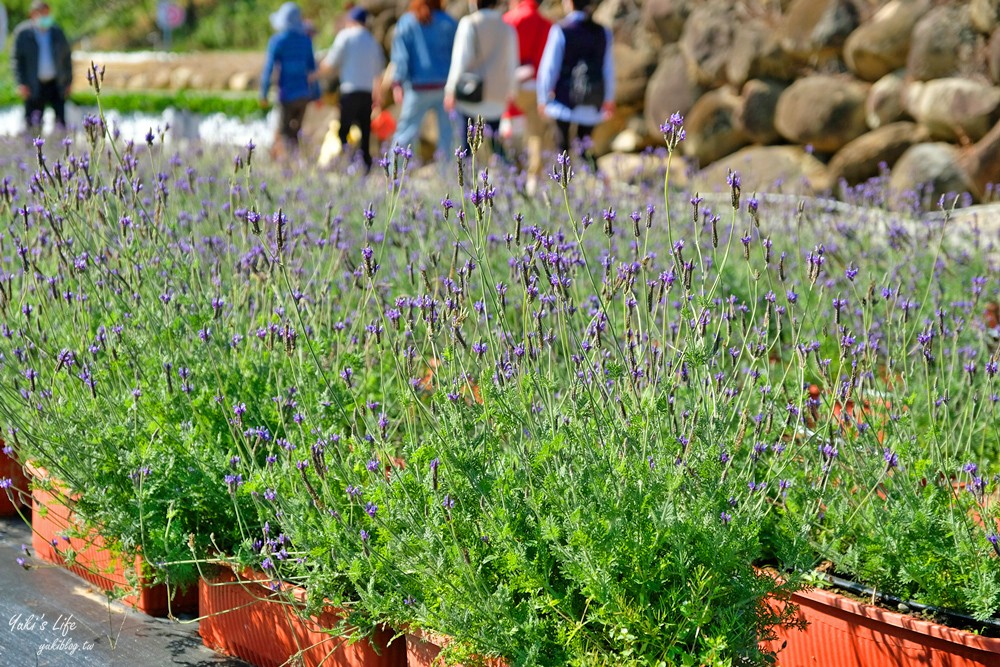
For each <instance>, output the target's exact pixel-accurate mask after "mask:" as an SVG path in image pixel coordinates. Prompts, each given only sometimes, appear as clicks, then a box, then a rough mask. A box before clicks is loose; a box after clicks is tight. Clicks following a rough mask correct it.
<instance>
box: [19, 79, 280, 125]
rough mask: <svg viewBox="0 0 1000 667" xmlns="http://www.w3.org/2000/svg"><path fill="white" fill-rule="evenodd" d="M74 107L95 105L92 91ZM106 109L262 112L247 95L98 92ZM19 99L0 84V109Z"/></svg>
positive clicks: (81, 96) (77, 94)
mask: <svg viewBox="0 0 1000 667" xmlns="http://www.w3.org/2000/svg"><path fill="white" fill-rule="evenodd" d="M71 99H72V101H73V103H74V104H77V105H79V106H90V107H92V106H96V105H97V96H96V95H95V94H94V92H93V91H92V90H84V91H79V92H75V93H73V95H72V97H71ZM101 101H102V104H103V105H104V109H105V110H112V109H113V110H115V111H119V112H121V113H161V112H162V111H163V110H165V109H169V108H171V107H172V108H174V109H181V110H184V111H191V112H193V113H199V114H211V113H224V114H226V115H227V116H233V117H236V118H249V117H252V116H259V115H262V114H263V113H264V112H263V111H262V110H261V109H260V107H259V106H258V105H257V98H256V96H254V95H252V94H251V95H247V94H221V93H200V92H188V91H180V92H159V91H141V92H136V91H127V92H124V91H123V92H118V91H107V92H102V93H101ZM20 104H21V98H20V97H18V95H17V91H16V90H15V89H14V87H13V86H12V85H10V84H6V85H0V107H8V106H17V105H20Z"/></svg>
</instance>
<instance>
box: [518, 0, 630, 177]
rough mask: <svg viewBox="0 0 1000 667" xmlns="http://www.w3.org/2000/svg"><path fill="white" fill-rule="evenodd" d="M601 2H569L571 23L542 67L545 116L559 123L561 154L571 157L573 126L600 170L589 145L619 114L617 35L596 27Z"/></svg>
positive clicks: (557, 28)
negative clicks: (598, 129) (614, 40)
mask: <svg viewBox="0 0 1000 667" xmlns="http://www.w3.org/2000/svg"><path fill="white" fill-rule="evenodd" d="M596 5H597V2H596V0H563V8H564V9H565V10H566V12H567V14H566V18H565V19H563V20H562V21H560V22H559V23H557V24H556V25H554V26H552V29H551V30H550V31H549V38H548V40H547V41H546V43H545V50H544V51H543V52H542V62H541V63H540V64H539V66H538V86H537V90H538V108H539V113H540V114H543V115H545V116H548V117H549V118H551V119H552V120H554V121H555V123H556V130H557V131H556V144H557V147H558V150H559V151H567V152H568V151H569V150H570V148H571V145H572V134H571V130H572V126H574V125H575V126H576V138H577V140H579V141H580V142H581V143H582V144H583V148H584V157H585V158H586V159H587V162H589V163H590V164H591V166H592V167H593V168H594V169H595V170H596V168H597V162H596V160H595V159H594V155H593V152H592V151H591V150H590V149H589V148H588V147H587V142H588V140H589V139H590V136H591V134H592V133H593V131H594V126H596V125H597V124H599V123H600V122H601V121H603V120H606V119H608V118H610V117H611V115H612V114H614V112H615V66H614V60H613V58H612V37H611V31H610V30H609V29H607V28H605V27H603V26H601V25H598V24H597V23H595V22H594V18H593V13H594V8H595V6H596Z"/></svg>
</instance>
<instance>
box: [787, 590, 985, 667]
mask: <svg viewBox="0 0 1000 667" xmlns="http://www.w3.org/2000/svg"><path fill="white" fill-rule="evenodd" d="M792 602H793V603H794V604H796V605H798V606H799V615H800V617H801V618H804V619H805V620H806V621H807V622H808V624H809V625H808V627H807V628H806V629H805V630H803V631H800V630H795V629H789V628H784V629H782V628H779V629H778V638H777V639H776V640H775V641H774V642H772V644H771V646H772V648H773V649H778V648H780V647H781V644H782V642H787V645H786V646H785V648H784V649H783V650H781V651H780V652H779V653H778V663H777V664H778V667H875V666H876V665H879V666H880V665H892V667H911V666H912V667H918V666H919V667H997V666H998V665H1000V639H993V638H989V637H982V636H980V635H975V634H972V633H970V632H964V631H962V630H956V629H954V628H950V627H948V626H944V625H939V624H937V623H933V622H929V621H925V620H922V619H919V618H916V617H913V616H905V615H903V614H899V613H896V612H892V611H888V610H886V609H882V608H881V607H876V606H873V605H868V604H863V603H860V602H856V601H854V600H852V599H850V598H848V597H845V596H843V595H838V594H837V593H833V592H830V591H827V590H819V589H813V590H809V591H803V592H799V593H795V594H794V595H793V596H792Z"/></svg>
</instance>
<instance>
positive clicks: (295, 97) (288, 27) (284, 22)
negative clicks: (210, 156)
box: [260, 2, 319, 157]
mask: <svg viewBox="0 0 1000 667" xmlns="http://www.w3.org/2000/svg"><path fill="white" fill-rule="evenodd" d="M271 27H272V28H274V32H275V34H274V35H273V36H272V37H271V39H270V41H269V42H268V43H267V55H266V57H265V58H264V71H263V73H262V74H261V77H260V105H261V107H263V108H267V106H268V101H267V96H268V92H269V91H270V89H271V78H272V75H273V73H274V70H275V68H277V70H278V107H279V110H280V114H279V119H278V131H277V133H276V134H275V138H274V139H275V140H274V146H273V147H272V149H271V155H272V156H274V157H281V156H282V155H284V154H287V153H288V152H289V151H292V152H294V151H297V150H298V147H299V133H300V132H301V131H302V121H303V120H304V119H305V115H306V108H307V107H308V106H309V102H311V101H313V100H317V99H319V85H318V84H317V83H316V82H315V81H314V80H313V77H312V74H313V73H314V72H315V71H316V55H315V53H314V52H313V43H312V38H311V37H310V36H309V34H308V32H307V31H306V26H305V23H304V22H303V20H302V12H301V10H300V9H299V6H298V5H297V4H295V3H294V2H286V3H285V4H283V5H282V6H281V8H280V9H278V11H276V12H275V13H274V14H271Z"/></svg>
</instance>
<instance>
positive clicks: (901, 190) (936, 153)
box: [889, 143, 975, 208]
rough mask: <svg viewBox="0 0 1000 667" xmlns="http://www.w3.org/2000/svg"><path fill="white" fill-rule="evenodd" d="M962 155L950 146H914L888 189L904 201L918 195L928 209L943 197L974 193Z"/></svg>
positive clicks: (900, 163)
mask: <svg viewBox="0 0 1000 667" xmlns="http://www.w3.org/2000/svg"><path fill="white" fill-rule="evenodd" d="M959 156H960V151H959V149H958V148H956V147H955V146H952V145H951V144H946V143H931V144H916V145H914V146H911V147H910V148H909V149H908V150H907V151H906V152H905V153H903V155H902V156H901V157H900V158H899V160H898V161H897V162H896V165H895V166H894V167H893V169H892V175H891V176H890V178H889V188H890V189H891V190H892V191H893V192H895V193H896V194H897V195H899V196H901V197H904V198H912V197H914V196H916V197H917V198H918V199H919V200H920V201H922V203H923V204H924V206H925V207H928V208H929V207H931V206H935V205H936V204H937V201H938V199H940V198H941V196H942V195H947V194H949V193H952V194H962V193H964V192H972V191H973V190H974V189H975V186H974V184H973V182H972V179H971V178H970V177H969V175H968V174H967V173H965V170H964V169H962V166H961V165H960V163H959Z"/></svg>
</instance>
